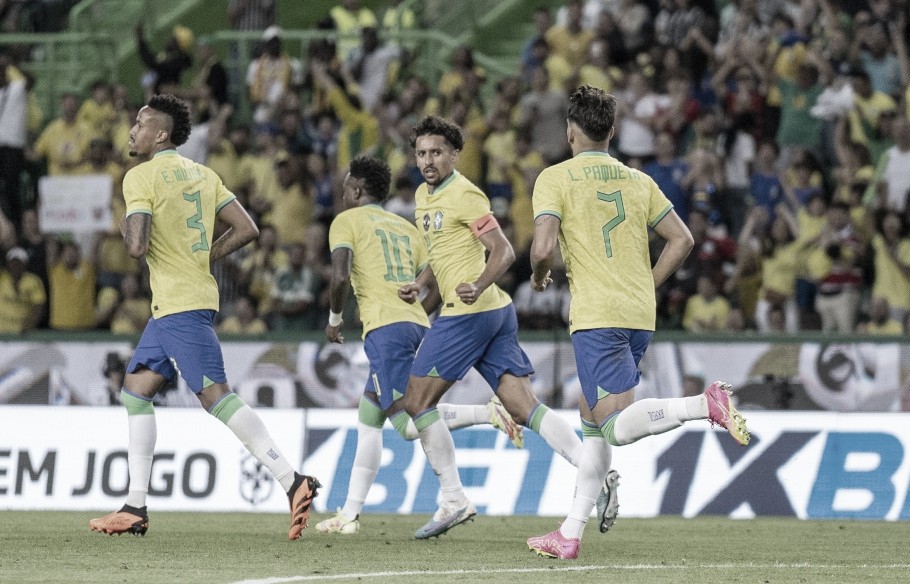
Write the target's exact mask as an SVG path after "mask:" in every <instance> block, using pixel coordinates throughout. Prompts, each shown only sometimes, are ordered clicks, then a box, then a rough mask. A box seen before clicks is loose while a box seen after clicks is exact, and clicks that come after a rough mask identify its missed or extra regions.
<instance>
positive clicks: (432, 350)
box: [411, 303, 534, 391]
mask: <svg viewBox="0 0 910 584" xmlns="http://www.w3.org/2000/svg"><path fill="white" fill-rule="evenodd" d="M471 367H475V368H476V369H477V371H478V372H480V374H481V375H482V376H483V378H484V379H485V380H486V382H487V383H489V384H490V387H492V388H493V390H494V391H495V390H496V389H497V388H498V387H499V378H500V377H502V375H503V374H505V373H511V374H512V375H514V376H516V377H523V376H525V375H531V374H532V373H534V367H533V366H532V365H531V361H530V359H528V356H527V355H526V354H525V352H524V351H523V350H522V348H521V346H520V345H519V344H518V319H517V318H516V316H515V307H514V306H513V305H512V304H511V303H509V305H508V306H503V307H502V308H497V309H496V310H487V311H484V312H477V313H474V314H463V315H458V316H441V317H439V318H437V319H436V321H435V322H434V323H433V326H432V327H431V328H430V331H429V332H428V333H427V334H426V336H425V337H424V339H423V344H421V345H420V349H419V350H418V351H417V358H416V359H414V367H413V368H412V369H411V374H412V375H414V376H416V377H441V378H442V379H445V380H446V381H457V380H459V379H462V378H463V377H464V376H465V375H466V374H467V373H468V371H470V369H471Z"/></svg>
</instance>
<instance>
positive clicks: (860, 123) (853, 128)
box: [848, 69, 897, 146]
mask: <svg viewBox="0 0 910 584" xmlns="http://www.w3.org/2000/svg"><path fill="white" fill-rule="evenodd" d="M850 85H851V86H852V87H853V109H851V110H850V113H849V117H848V119H849V120H850V139H851V140H852V141H853V142H858V143H860V144H864V145H866V146H868V145H869V142H870V139H873V138H877V137H878V136H877V134H878V121H879V118H880V117H881V115H882V114H883V113H885V112H896V111H897V102H896V101H894V99H893V98H892V97H891V96H890V95H888V94H887V93H882V92H881V91H875V90H873V89H872V81H871V80H870V79H869V74H868V73H867V72H866V70H865V69H854V70H853V71H851V72H850Z"/></svg>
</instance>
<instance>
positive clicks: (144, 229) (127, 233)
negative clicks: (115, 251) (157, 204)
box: [120, 213, 152, 260]
mask: <svg viewBox="0 0 910 584" xmlns="http://www.w3.org/2000/svg"><path fill="white" fill-rule="evenodd" d="M120 233H121V234H122V235H123V243H124V244H125V245H126V252H127V253H128V254H130V257H131V258H134V259H137V260H138V259H140V258H142V257H143V256H144V255H145V254H146V253H147V252H148V250H149V238H151V236H152V216H151V215H148V214H146V213H133V214H132V215H128V216H127V217H126V218H124V220H123V222H122V223H121V228H120Z"/></svg>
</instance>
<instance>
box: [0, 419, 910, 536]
mask: <svg viewBox="0 0 910 584" xmlns="http://www.w3.org/2000/svg"><path fill="white" fill-rule="evenodd" d="M554 411H555V410H554ZM260 414H261V415H262V417H263V420H264V422H265V424H266V426H267V427H268V428H269V431H270V432H271V433H272V435H273V436H274V437H276V439H277V440H278V443H279V448H280V449H281V451H282V453H283V454H284V455H285V456H287V457H288V458H289V459H290V460H292V461H294V462H295V463H297V466H298V468H299V469H300V470H303V471H305V472H307V473H308V474H313V475H316V476H317V477H318V478H319V479H320V481H321V482H322V483H323V488H322V489H321V492H320V496H319V497H318V498H317V499H316V501H315V503H314V505H315V508H316V510H317V511H318V512H320V513H322V512H326V511H327V510H334V508H335V507H338V506H340V505H342V504H343V503H344V499H345V497H346V495H347V488H348V483H349V481H350V476H351V467H352V465H353V461H354V455H355V453H356V446H357V428H356V424H357V411H356V410H354V409H346V410H326V409H310V410H283V411H267V410H265V411H261V412H260ZM557 414H558V415H560V416H563V417H564V418H565V419H566V420H567V421H569V422H570V423H573V424H575V423H577V420H578V414H577V413H575V412H570V411H565V410H564V411H559V412H557ZM156 415H157V416H158V427H159V432H158V437H159V440H158V449H157V451H156V453H155V458H154V463H153V467H152V479H151V483H150V488H149V496H150V499H149V505H150V506H151V507H153V508H154V509H156V510H160V511H170V510H173V511H183V510H205V511H253V510H255V511H272V512H281V513H285V512H286V511H287V499H286V497H285V495H284V493H283V492H282V490H281V489H280V488H279V486H278V485H277V484H276V482H275V481H274V479H273V478H272V477H271V475H270V473H269V472H268V470H266V469H265V468H263V467H262V466H261V465H260V463H259V462H258V461H257V460H255V459H254V458H253V457H252V456H250V455H249V454H248V453H247V452H246V450H245V449H244V448H243V447H242V446H241V445H240V443H239V441H237V439H236V438H235V437H234V435H233V434H232V433H231V432H230V431H229V430H228V429H227V428H225V427H224V426H223V424H221V423H220V422H218V421H217V420H215V419H213V418H211V416H207V415H206V414H204V413H203V412H202V411H200V410H198V409H195V410H182V409H181V410H168V409H166V408H161V409H159V410H158V411H157V413H156ZM745 415H746V417H747V418H748V421H749V426H750V429H751V430H752V436H753V439H752V443H751V444H750V445H749V447H747V448H743V447H740V446H739V445H738V444H736V443H735V442H734V441H733V440H732V439H731V438H730V436H729V435H728V434H727V433H726V432H724V431H719V430H711V429H709V427H708V425H707V422H691V423H688V424H686V425H685V426H684V427H683V428H682V429H680V430H675V431H671V432H667V433H665V434H661V435H658V436H652V437H649V438H645V439H643V440H641V441H639V442H637V443H635V444H631V445H627V446H622V447H618V448H614V449H613V467H614V468H615V469H617V470H618V471H619V472H620V473H621V474H622V483H621V487H620V489H621V490H620V496H621V500H622V513H623V516H625V517H652V516H655V515H681V516H684V517H695V516H699V515H721V516H729V517H739V518H750V517H756V516H791V517H799V518H805V519H816V518H834V519H842V518H849V519H885V520H898V519H900V520H903V519H910V497H908V489H910V457H908V455H907V452H908V450H910V414H836V413H825V412H798V413H797V412H756V411H746V412H745ZM304 428H305V429H304ZM76 429H78V430H76ZM382 437H383V456H382V464H381V467H380V469H379V472H378V474H377V476H376V481H375V483H374V485H373V487H372V489H371V490H370V492H369V495H368V497H367V500H366V506H365V508H364V511H365V512H366V513H370V512H386V513H432V512H433V511H434V510H435V509H436V506H437V497H438V490H439V482H438V479H437V477H436V476H435V474H434V473H433V471H432V469H431V468H430V466H429V465H428V464H427V463H426V457H425V456H424V453H423V450H422V448H421V447H420V444H419V442H416V441H414V442H408V441H405V440H403V439H402V438H401V437H400V436H399V435H398V434H397V433H396V432H395V431H394V430H392V429H391V428H388V427H387V428H385V429H384V430H383V436H382ZM453 438H454V441H455V447H456V460H457V462H458V467H459V474H460V476H461V479H462V483H463V484H464V486H465V489H466V492H467V495H468V497H470V498H471V500H472V501H473V502H474V504H475V505H476V506H477V508H478V510H479V511H480V512H482V513H486V514H489V515H513V514H519V515H554V516H559V515H564V514H565V513H566V512H567V511H568V508H569V505H570V503H571V496H572V492H573V490H574V483H575V475H576V473H575V469H574V468H572V467H571V466H570V465H569V464H568V463H567V462H566V461H565V460H563V459H562V458H561V457H560V456H558V455H555V454H554V453H553V452H552V451H551V450H550V449H549V447H548V446H547V445H546V443H545V442H544V441H543V440H542V439H541V438H540V437H539V436H537V435H536V434H534V433H532V432H527V434H526V436H525V448H523V449H520V450H519V449H516V448H514V447H513V446H512V444H511V443H510V442H509V440H508V438H507V437H506V435H505V434H503V433H501V432H498V431H496V430H493V429H490V428H489V426H480V427H474V428H466V429H462V430H457V431H455V432H453ZM126 439H127V424H126V416H125V414H124V413H123V411H122V410H121V409H120V408H88V407H86V408H52V407H24V406H23V407H10V406H7V407H2V408H0V509H68V510H72V509H99V510H103V509H109V508H116V507H118V506H120V505H122V503H123V498H124V497H125V496H126V493H127V487H128V482H127V481H128V468H127V460H126ZM304 443H305V444H306V448H305V449H304V447H303V445H304ZM276 454H277V453H276Z"/></svg>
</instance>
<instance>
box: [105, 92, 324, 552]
mask: <svg viewBox="0 0 910 584" xmlns="http://www.w3.org/2000/svg"><path fill="white" fill-rule="evenodd" d="M189 135H190V115H189V110H188V109H187V105H186V103H185V102H183V101H181V100H180V99H177V98H176V97H174V96H172V95H156V96H154V97H152V99H150V100H149V102H148V105H146V106H145V107H143V108H142V109H141V110H139V114H138V115H137V116H136V124H135V125H134V126H133V128H132V129H131V130H130V142H129V143H130V155H132V156H141V157H143V158H145V159H146V160H145V161H144V162H142V163H141V164H139V165H138V166H136V167H134V168H132V169H131V170H130V171H129V172H127V173H126V176H125V177H124V179H123V195H124V198H125V200H126V217H125V218H124V220H123V221H122V222H121V229H120V230H121V232H122V233H123V239H124V242H125V243H126V248H127V250H128V251H129V254H130V256H132V257H134V258H136V259H139V258H142V257H143V256H144V257H145V258H146V261H147V262H148V266H149V273H150V275H151V284H152V318H150V319H149V321H148V324H146V327H145V331H143V333H142V337H141V338H140V339H139V344H138V346H137V347H136V351H135V353H134V354H133V358H132V359H131V360H130V363H129V365H128V366H127V369H126V371H127V374H126V379H125V380H124V383H123V389H122V390H121V392H120V399H121V402H122V403H123V405H124V406H126V411H127V414H128V420H129V429H130V432H129V449H128V451H127V455H128V461H129V471H130V483H129V493H128V494H127V497H126V504H125V505H124V506H123V508H121V509H120V510H119V511H115V512H113V513H110V514H108V515H106V516H104V517H99V518H98V519H92V520H91V521H89V527H90V528H91V529H92V531H100V532H102V533H107V534H114V533H118V534H119V533H132V534H136V535H144V534H145V532H146V531H147V530H148V525H149V518H148V513H147V511H146V504H145V500H146V496H147V494H148V486H149V477H150V475H151V471H152V459H153V456H154V450H155V438H156V434H157V429H156V425H155V410H154V408H153V406H152V398H153V397H154V396H155V394H156V393H157V392H158V390H159V389H161V386H162V385H164V382H165V381H167V380H170V381H173V380H175V379H176V378H177V375H178V373H179V374H180V375H181V376H182V377H183V378H184V379H185V380H186V382H187V385H189V387H190V389H192V390H193V393H195V394H196V397H198V398H199V402H200V403H201V404H202V406H203V407H205V409H206V410H208V412H209V413H210V414H212V415H213V416H215V417H216V418H218V419H219V420H221V421H222V422H223V423H224V424H225V425H226V426H227V427H228V428H230V429H231V431H233V432H234V434H236V435H237V437H238V438H239V439H240V440H241V442H243V444H244V446H246V447H247V449H249V451H250V453H251V454H253V456H255V457H256V459H257V460H258V461H259V462H260V463H262V465H263V466H265V467H266V468H268V469H269V470H270V471H271V472H272V474H274V475H275V478H276V479H277V480H278V482H280V483H281V486H282V487H283V488H284V489H285V491H287V493H288V500H289V501H290V504H291V528H290V530H289V531H288V538H289V539H292V540H294V539H297V538H299V537H300V532H301V531H302V530H303V529H304V528H306V524H307V519H308V518H309V511H310V504H311V503H312V501H313V497H315V496H316V489H317V487H319V481H317V480H316V479H315V478H313V477H309V476H305V475H301V474H298V473H297V472H295V471H294V469H293V467H292V466H291V464H290V462H289V461H288V459H287V458H285V457H284V455H282V454H281V452H280V451H279V450H278V447H277V446H276V445H275V441H274V440H273V439H272V437H271V436H270V435H269V432H268V430H266V428H265V425H264V424H263V423H262V420H260V418H259V416H258V415H256V413H255V412H253V410H252V409H251V408H250V407H249V406H248V405H246V404H245V403H244V402H243V400H241V399H240V397H238V396H237V394H235V393H232V392H231V390H230V389H229V388H228V385H227V377H226V376H225V374H224V361H223V358H222V355H221V347H220V345H219V344H218V337H217V336H216V335H215V329H214V319H215V313H216V311H217V310H218V286H217V285H216V283H215V279H214V278H213V277H212V274H211V264H212V262H216V261H218V260H220V259H221V258H223V257H225V256H227V255H228V254H230V253H232V252H233V251H235V250H237V249H239V248H241V247H242V246H244V245H246V244H247V243H249V242H250V241H252V240H253V239H255V238H256V236H257V234H258V231H259V230H258V229H257V228H256V224H255V223H253V220H252V219H250V216H249V215H247V213H246V211H245V210H244V208H243V207H242V206H241V205H240V203H239V202H238V201H237V200H236V199H235V197H234V195H233V194H232V193H231V192H230V191H228V190H227V189H225V188H224V185H223V184H222V182H221V179H220V178H218V175H216V174H215V173H214V172H213V171H211V170H210V169H208V168H206V167H205V166H202V165H200V164H196V163H195V162H193V161H191V160H189V159H187V158H184V157H183V156H180V155H179V154H177V151H176V149H175V148H176V147H177V146H180V145H181V144H183V143H184V142H186V139H187V137H189ZM216 215H217V216H218V218H219V219H221V220H222V221H224V222H225V223H226V224H227V225H228V229H227V231H225V232H224V234H223V235H221V236H220V237H219V238H218V239H216V240H214V241H212V240H211V239H210V238H211V237H212V236H213V234H214V231H215V216H216Z"/></svg>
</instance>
